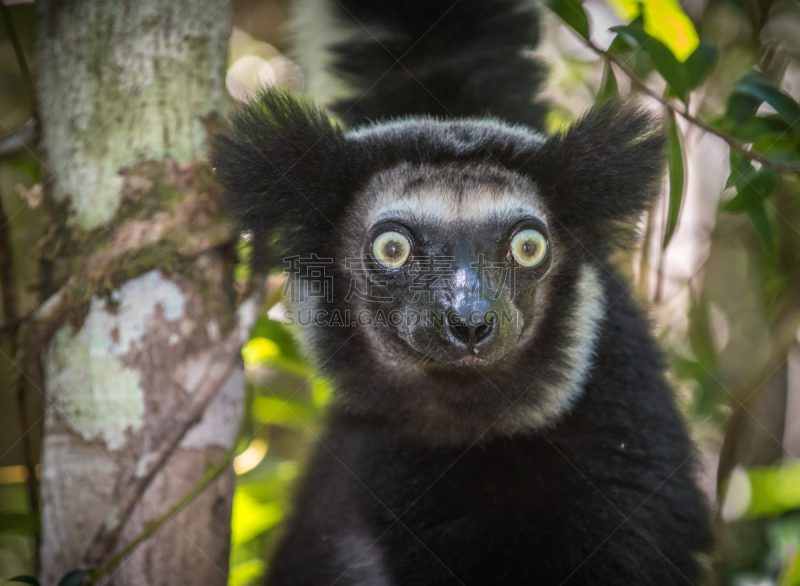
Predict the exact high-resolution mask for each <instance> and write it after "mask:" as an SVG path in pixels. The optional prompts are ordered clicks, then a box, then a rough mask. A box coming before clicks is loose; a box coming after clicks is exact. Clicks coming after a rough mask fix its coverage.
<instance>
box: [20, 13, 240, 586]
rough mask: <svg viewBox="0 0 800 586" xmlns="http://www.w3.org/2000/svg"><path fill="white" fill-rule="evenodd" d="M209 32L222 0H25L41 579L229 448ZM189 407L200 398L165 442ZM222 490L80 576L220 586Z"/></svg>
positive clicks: (216, 27)
mask: <svg viewBox="0 0 800 586" xmlns="http://www.w3.org/2000/svg"><path fill="white" fill-rule="evenodd" d="M229 26H230V6H229V2H228V1H226V0H222V1H220V0H135V1H134V0H111V1H108V0H44V1H42V2H39V4H38V39H37V48H36V62H37V68H38V78H37V84H38V100H39V108H40V113H41V126H42V143H41V144H42V152H43V153H44V157H45V158H44V159H43V160H44V168H43V187H44V200H45V205H46V206H47V210H48V212H49V216H48V220H47V224H46V226H45V236H44V238H43V240H42V242H41V244H40V246H39V249H38V250H37V251H36V254H38V255H39V256H40V258H41V262H42V264H43V267H44V269H43V272H42V280H41V287H42V291H43V295H44V298H46V299H48V301H47V302H46V303H45V305H44V308H43V309H44V313H45V314H47V315H49V316H50V317H49V319H50V323H49V325H48V327H47V328H44V330H48V332H47V333H46V334H43V335H41V336H40V338H41V339H42V340H43V342H42V347H41V352H40V353H39V355H38V356H37V360H38V361H39V362H38V364H39V367H40V368H39V372H40V379H41V381H40V382H41V383H43V385H42V386H44V389H43V391H44V392H45V396H46V401H47V409H46V422H45V432H44V441H43V446H44V447H43V456H42V475H41V476H42V486H41V503H42V545H41V551H40V558H41V559H40V561H41V581H42V584H55V583H56V582H57V581H58V579H59V578H60V577H61V576H62V575H63V574H64V573H65V572H67V571H69V570H72V569H75V568H79V567H89V566H93V567H99V566H101V565H102V564H103V563H104V562H106V561H108V559H109V558H110V557H112V556H113V554H114V553H115V552H119V551H120V550H121V549H122V548H123V547H124V546H125V545H126V544H127V543H129V542H131V541H132V540H133V539H134V538H135V537H136V536H138V535H139V534H141V533H142V531H144V530H145V529H146V527H147V525H148V524H149V523H150V522H152V521H153V520H154V519H158V518H159V517H161V516H162V515H163V514H164V513H165V512H166V511H167V510H168V509H169V507H170V506H171V505H173V504H174V503H175V502H177V501H179V500H180V499H181V498H182V497H183V496H184V495H185V494H186V493H187V492H188V491H190V490H191V488H192V487H193V486H194V485H196V484H197V482H198V481H199V480H200V479H201V478H202V477H203V475H204V473H205V472H206V470H207V469H208V467H209V466H211V465H213V464H215V463H217V462H219V461H220V458H222V457H223V455H224V454H226V453H227V451H228V450H229V449H230V448H231V446H232V445H233V443H234V441H235V438H236V435H237V432H238V427H239V423H240V417H241V412H242V405H243V380H242V373H241V370H240V368H238V362H236V363H234V362H233V361H232V359H231V357H232V356H235V354H236V353H237V349H236V347H235V344H234V345H231V344H230V343H228V341H229V339H230V336H235V337H237V338H242V337H243V336H244V335H245V334H244V333H242V332H246V326H245V325H243V324H241V323H239V321H237V315H238V317H242V316H243V315H244V313H243V311H239V313H238V314H237V309H236V302H235V299H236V295H235V292H234V289H233V281H234V280H233V268H234V263H235V238H234V234H233V231H232V230H231V229H230V227H229V226H228V225H226V224H225V223H224V222H223V221H222V220H221V214H220V206H219V192H218V190H217V187H216V184H215V182H214V180H213V173H212V171H211V169H210V168H209V166H208V163H207V161H206V153H207V148H208V139H209V135H210V133H212V132H213V131H214V125H215V122H216V120H217V116H218V115H217V112H218V111H220V110H221V109H222V108H223V106H224V105H225V103H226V93H225V70H226V56H227V40H228V35H229ZM240 309H242V310H244V309H246V310H248V311H249V314H252V313H253V309H254V308H253V307H247V308H240ZM249 314H248V316H247V318H248V319H249V318H250V317H252V315H249ZM34 338H35V336H34ZM223 342H224V343H223ZM238 343H241V340H239V341H238ZM225 365H233V367H231V368H227V366H225ZM33 370H35V369H33ZM215 373H216V375H220V374H221V375H224V376H222V377H221V378H220V383H219V384H217V385H216V386H217V387H218V389H214V392H213V394H212V395H209V394H208V390H207V389H206V390H203V386H204V384H205V383H206V382H207V381H208V380H210V379H211V378H213V376H215ZM31 380H33V381H34V382H36V380H37V379H36V377H35V376H33V375H32V376H31ZM206 386H207V385H206ZM201 394H203V395H204V396H206V397H211V398H210V403H208V404H207V408H206V409H204V411H203V412H202V416H199V417H195V418H194V419H192V420H191V421H192V422H194V421H195V420H197V423H196V424H194V425H191V426H190V425H186V428H187V429H188V431H187V432H186V433H185V434H178V436H177V438H176V434H175V433H174V431H175V429H177V428H180V427H181V425H183V424H184V423H186V422H187V421H188V420H187V417H189V415H188V414H189V413H190V412H191V411H192V409H193V408H195V409H196V407H197V405H198V401H200V396H199V395H201ZM170 442H173V443H174V444H175V445H174V446H171V445H170ZM232 493H233V472H232V470H228V471H227V472H226V473H224V474H222V475H221V476H220V477H219V478H217V479H216V480H215V481H214V482H213V483H212V484H211V485H210V486H209V487H208V488H207V489H206V490H205V491H204V492H203V493H202V494H201V495H199V496H198V497H197V498H196V499H195V500H194V501H193V502H192V503H191V504H189V505H188V506H187V507H186V508H185V509H184V510H182V511H181V512H180V513H178V514H177V515H176V516H175V517H174V518H173V519H172V520H171V521H170V522H168V523H167V524H166V525H165V526H164V527H163V528H162V529H160V530H159V531H158V532H157V533H156V534H155V535H153V536H152V537H150V538H149V539H148V540H147V541H145V542H144V543H143V544H142V545H141V546H140V547H138V548H137V549H136V550H135V552H134V553H133V554H132V555H130V556H129V557H127V558H126V559H124V560H123V561H122V562H121V564H120V565H118V566H117V567H116V568H115V569H114V570H113V571H112V572H110V573H109V574H107V575H106V576H104V577H103V578H102V580H101V582H100V583H106V584H111V583H113V584H119V585H139V584H141V585H145V584H146V585H157V584H164V585H166V584H169V585H171V586H176V585H179V584H193V585H194V584H209V585H213V584H225V583H226V576H227V569H228V548H229V526H230V509H231V500H232Z"/></svg>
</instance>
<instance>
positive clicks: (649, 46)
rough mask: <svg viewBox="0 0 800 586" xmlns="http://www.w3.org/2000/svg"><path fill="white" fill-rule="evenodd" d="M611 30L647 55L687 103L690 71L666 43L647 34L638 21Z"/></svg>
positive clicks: (670, 85) (677, 94) (672, 88)
mask: <svg viewBox="0 0 800 586" xmlns="http://www.w3.org/2000/svg"><path fill="white" fill-rule="evenodd" d="M611 30H612V31H613V32H615V33H617V34H618V35H621V36H622V37H624V38H625V40H626V41H627V42H628V43H629V44H632V45H634V46H637V47H638V48H639V50H641V51H644V52H645V53H647V55H648V56H649V57H650V59H652V61H653V65H654V66H655V68H656V69H657V70H658V72H659V73H660V74H661V77H663V78H664V81H666V82H667V84H669V87H670V89H671V90H672V91H673V92H674V93H675V95H676V96H678V97H679V98H680V99H681V100H683V101H686V94H687V92H688V91H689V73H688V70H687V69H686V65H685V64H684V63H681V62H680V61H679V60H678V59H677V57H675V55H673V54H672V52H671V51H670V50H669V48H668V47H667V46H666V45H665V44H664V43H662V42H661V41H660V40H658V39H656V38H654V37H651V36H650V35H649V34H647V33H646V32H645V30H644V28H642V26H641V23H640V22H638V21H634V22H632V23H630V24H627V25H623V26H615V27H612V28H611Z"/></svg>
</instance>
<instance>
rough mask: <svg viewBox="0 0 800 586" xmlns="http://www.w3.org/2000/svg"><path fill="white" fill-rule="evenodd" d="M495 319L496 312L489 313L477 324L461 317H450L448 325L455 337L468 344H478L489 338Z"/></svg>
mask: <svg viewBox="0 0 800 586" xmlns="http://www.w3.org/2000/svg"><path fill="white" fill-rule="evenodd" d="M495 321H496V318H495V316H494V314H492V313H489V314H487V315H486V316H484V319H483V320H482V321H480V322H479V323H477V324H473V323H471V322H469V321H468V320H465V319H461V318H457V319H450V320H449V321H448V327H449V329H450V334H451V335H452V336H453V338H455V340H457V341H459V342H461V343H462V344H464V345H465V346H466V345H470V344H478V343H480V342H482V341H483V340H485V339H487V338H488V337H489V336H490V335H491V333H492V329H493V328H494V324H495Z"/></svg>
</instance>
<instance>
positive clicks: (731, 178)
mask: <svg viewBox="0 0 800 586" xmlns="http://www.w3.org/2000/svg"><path fill="white" fill-rule="evenodd" d="M730 161H731V174H730V175H728V180H727V181H726V182H725V189H728V188H730V187H733V186H734V185H737V184H738V183H739V182H741V181H743V180H744V179H745V178H747V177H749V176H751V175H755V172H756V169H755V167H753V164H752V163H751V162H750V159H748V158H747V157H745V156H744V153H740V152H739V151H737V150H735V149H731V156H730Z"/></svg>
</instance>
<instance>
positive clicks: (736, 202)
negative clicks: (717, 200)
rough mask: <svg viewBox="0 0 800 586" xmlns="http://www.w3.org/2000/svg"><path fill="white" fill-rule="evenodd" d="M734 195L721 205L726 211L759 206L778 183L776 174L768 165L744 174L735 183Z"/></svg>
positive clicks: (738, 210) (741, 210)
mask: <svg viewBox="0 0 800 586" xmlns="http://www.w3.org/2000/svg"><path fill="white" fill-rule="evenodd" d="M735 185H736V188H737V193H736V196H735V197H734V198H733V199H731V200H730V201H727V202H725V203H724V204H723V205H722V209H723V210H725V211H726V212H743V211H747V210H749V209H751V208H757V207H759V206H760V205H761V204H762V202H763V201H764V199H766V198H767V197H769V196H770V194H772V192H773V191H774V190H775V187H776V186H777V185H778V175H777V173H775V171H773V170H772V169H770V168H769V167H761V168H760V169H759V170H758V171H756V172H754V173H752V174H750V173H748V174H746V175H745V176H743V177H742V178H741V179H739V180H737V181H736V183H735Z"/></svg>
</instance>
